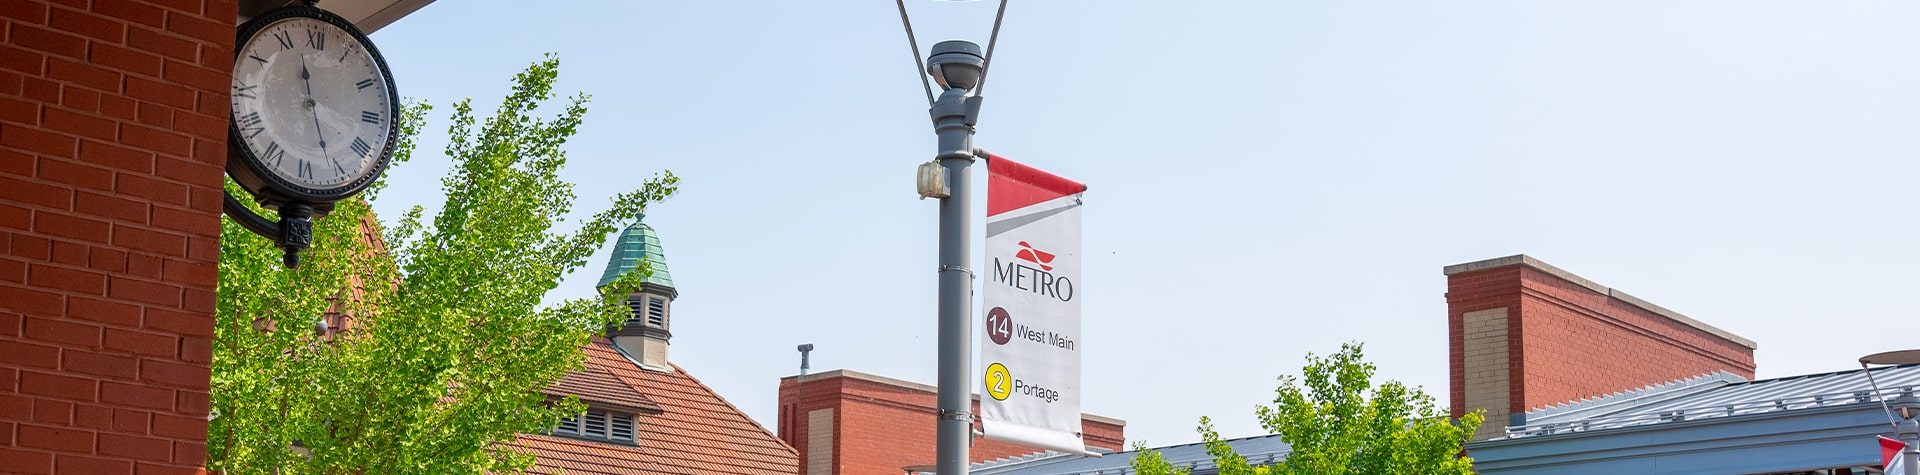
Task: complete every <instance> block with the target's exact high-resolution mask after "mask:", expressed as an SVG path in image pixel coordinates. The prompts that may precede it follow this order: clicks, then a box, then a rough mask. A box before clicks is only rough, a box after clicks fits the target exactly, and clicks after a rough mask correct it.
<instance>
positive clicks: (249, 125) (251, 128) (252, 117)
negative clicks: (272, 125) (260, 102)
mask: <svg viewBox="0 0 1920 475" xmlns="http://www.w3.org/2000/svg"><path fill="white" fill-rule="evenodd" d="M234 123H236V124H239V125H240V133H241V134H242V135H245V136H247V138H249V139H251V138H253V137H254V136H256V135H260V133H261V132H265V131H266V130H267V128H266V127H261V126H260V113H259V112H248V113H247V114H246V115H243V116H240V117H239V118H237V119H234Z"/></svg>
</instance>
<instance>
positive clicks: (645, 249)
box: [594, 216, 673, 288]
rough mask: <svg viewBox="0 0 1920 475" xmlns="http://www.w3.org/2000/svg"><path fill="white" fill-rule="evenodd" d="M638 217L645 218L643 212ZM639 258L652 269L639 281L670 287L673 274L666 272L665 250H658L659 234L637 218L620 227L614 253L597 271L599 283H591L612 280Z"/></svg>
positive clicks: (630, 268) (636, 265)
mask: <svg viewBox="0 0 1920 475" xmlns="http://www.w3.org/2000/svg"><path fill="white" fill-rule="evenodd" d="M641 219H642V220H644V219H646V216H641ZM641 259H646V262H647V265H648V266H650V267H651V268H652V269H653V275H651V276H648V277H647V278H646V279H645V280H643V281H642V282H644V283H646V284H649V285H658V286H662V287H669V288H671V287H673V275H672V274H669V273H667V254H666V253H665V252H663V251H661V250H660V235H659V234H658V233H655V232H654V231H653V226H648V225H647V223H645V222H640V221H635V222H634V223H633V225H631V226H627V229H625V230H623V231H620V238H619V239H617V240H615V241H614V242H613V257H612V258H610V259H607V271H606V272H603V273H601V274H600V283H599V284H594V286H595V287H601V286H605V285H607V284H609V283H612V282H613V280H614V279H617V278H619V277H620V276H621V275H623V274H626V273H627V271H631V270H633V269H634V268H635V267H639V266H640V260H641Z"/></svg>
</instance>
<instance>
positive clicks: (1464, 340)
mask: <svg viewBox="0 0 1920 475" xmlns="http://www.w3.org/2000/svg"><path fill="white" fill-rule="evenodd" d="M1444 272H1445V274H1446V276H1447V294H1446V298H1447V329H1448V333H1447V341H1448V355H1449V358H1451V361H1450V364H1449V367H1450V368H1451V369H1450V372H1449V376H1450V379H1449V384H1448V386H1449V387H1450V388H1451V390H1452V392H1451V398H1450V399H1451V401H1452V407H1453V413H1454V415H1455V416H1458V415H1460V414H1463V413H1465V412H1467V411H1470V410H1473V409H1486V411H1487V423H1486V424H1483V425H1481V426H1480V433H1479V434H1478V435H1479V437H1477V438H1483V439H1484V438H1489V437H1493V436H1495V435H1498V434H1499V433H1500V432H1501V429H1502V426H1503V425H1504V424H1515V425H1520V424H1524V423H1525V421H1524V420H1521V419H1519V418H1515V417H1513V416H1515V415H1519V414H1524V413H1525V412H1526V411H1529V410H1533V409H1538V408H1542V407H1546V406H1549V405H1554V404H1561V403H1566V402H1571V401H1579V400H1582V399H1586V398H1594V397H1600V396H1606V395H1609V394H1613V393H1617V392H1621V391H1627V390H1632V389H1638V388H1641V387H1645V386H1650V385H1656V384H1662V383H1667V382H1672V381H1677V380H1680V379H1684V378H1690V377H1695V376H1701V375H1706V374H1712V373H1717V372H1726V373H1729V374H1733V375H1736V376H1738V377H1740V378H1745V379H1753V376H1754V363H1753V350H1754V348H1756V346H1757V345H1755V344H1754V342H1753V341H1752V340H1748V339H1745V338H1741V337H1740V336H1738V335H1734V334H1732V333H1728V332H1727V331H1725V330H1721V329H1719V328H1715V327H1713V326H1712V325H1708V324H1705V323H1702V322H1700V321H1698V320H1694V319H1692V318H1687V317H1686V316H1685V315H1681V314H1679V313H1677V312H1674V311H1672V310H1667V309H1665V308H1662V307H1660V306H1659V305H1654V304H1652V303H1650V302H1647V301H1644V300H1640V299H1639V298H1635V297H1634V296H1632V295H1628V294H1626V293H1625V292H1621V291H1619V290H1616V289H1611V288H1608V287H1605V286H1602V285H1600V284H1597V283H1594V282H1593V281H1590V280H1587V279H1585V278H1582V277H1580V276H1578V275H1574V274H1573V273H1571V272H1567V271H1565V270H1561V269H1560V268H1558V267H1554V266H1552V265H1548V264H1547V263H1545V262H1541V261H1540V260H1539V259H1534V258H1532V257H1528V256H1525V255H1517V256H1509V257H1502V258H1497V259H1488V260H1483V261H1477V262H1469V263H1465V264H1459V265H1453V266H1447V267H1446V268H1445V270H1444Z"/></svg>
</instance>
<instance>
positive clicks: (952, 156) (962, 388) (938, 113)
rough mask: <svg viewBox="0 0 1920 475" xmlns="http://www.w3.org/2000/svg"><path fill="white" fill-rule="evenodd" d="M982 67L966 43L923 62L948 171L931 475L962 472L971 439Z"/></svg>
mask: <svg viewBox="0 0 1920 475" xmlns="http://www.w3.org/2000/svg"><path fill="white" fill-rule="evenodd" d="M985 64H986V60H985V59H984V58H983V57H981V55H980V45H977V44H974V43H973V42H970V41H961V40H952V41H942V42H940V43H938V44H935V45H933V54H932V55H930V56H929V57H928V58H927V74H929V75H931V76H933V79H934V81H937V82H939V83H940V87H942V88H944V89H945V91H946V92H942V93H941V94H940V97H939V98H938V99H936V100H935V101H934V103H933V107H932V108H930V109H928V114H929V115H931V116H932V117H933V130H934V134H936V135H937V136H938V137H939V153H938V154H937V155H934V160H937V161H939V162H940V166H941V167H942V168H944V169H945V170H946V173H945V175H946V179H947V191H948V194H947V196H946V197H944V198H941V199H940V296H939V298H940V320H939V324H938V325H939V328H940V346H939V350H938V351H939V353H940V356H939V362H940V363H939V364H940V372H939V423H938V425H937V426H936V428H935V430H936V434H937V439H936V444H937V445H936V447H937V450H938V451H937V455H936V456H935V468H936V469H937V470H936V473H938V474H939V475H962V474H965V473H967V458H968V457H967V450H968V448H969V445H971V442H972V440H973V398H972V397H970V396H972V395H973V384H972V380H971V379H970V378H971V377H972V376H973V341H972V336H973V331H972V330H973V325H972V321H973V271H970V270H968V268H967V266H968V264H969V263H971V262H972V258H971V256H970V255H969V254H971V251H972V249H971V246H969V245H968V244H969V240H968V239H967V236H968V233H969V232H970V231H971V221H970V219H969V218H971V217H972V212H971V208H972V204H971V203H970V202H969V201H968V200H969V199H971V198H972V192H971V191H972V186H971V180H969V179H968V172H969V171H970V169H971V168H972V167H973V161H974V148H973V124H974V122H975V121H976V120H977V119H978V118H979V115H980V97H979V96H974V95H969V94H968V93H969V92H970V91H972V90H973V88H974V87H975V86H977V85H979V81H980V77H981V70H982V69H983V67H984V66H985Z"/></svg>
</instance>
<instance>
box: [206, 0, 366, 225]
mask: <svg viewBox="0 0 1920 475" xmlns="http://www.w3.org/2000/svg"><path fill="white" fill-rule="evenodd" d="M362 38H364V37H363V36H360V35H358V34H355V33H352V32H349V31H347V30H344V29H341V28H340V27H338V26H334V25H333V24H331V23H328V22H327V21H324V20H320V19H316V18H308V17H301V16H294V17H289V18H286V19H282V20H278V21H274V22H272V23H269V24H267V25H265V26H264V27H261V28H260V29H259V31H257V32H256V33H254V34H253V35H252V36H251V37H249V38H247V39H244V41H245V43H244V44H241V45H240V47H239V48H238V49H237V51H236V54H235V55H234V56H235V58H234V65H233V95H232V97H233V130H234V134H235V135H234V137H233V138H234V139H235V140H239V141H241V142H242V144H241V145H243V146H244V147H245V148H246V150H248V151H250V152H252V153H251V155H252V159H253V160H254V163H255V164H256V165H255V166H256V168H257V169H258V170H259V171H260V172H261V173H264V174H266V175H269V176H270V177H272V178H277V179H278V180H277V181H280V182H282V183H284V184H287V185H293V186H294V187H295V188H296V189H300V190H299V191H301V192H304V193H306V194H314V195H328V194H336V193H350V192H354V191H358V190H359V188H361V187H363V186H365V184H366V183H367V182H368V181H370V179H371V178H372V175H374V174H376V173H379V171H380V169H381V168H383V167H384V166H385V163H384V162H385V159H386V157H387V156H389V154H390V151H389V148H391V147H392V146H393V144H392V142H393V140H394V137H395V134H394V127H395V123H394V122H395V117H392V115H393V114H394V112H395V111H396V110H397V108H396V107H395V104H394V101H393V99H392V98H393V97H394V94H393V92H392V89H393V85H392V84H391V83H390V81H391V77H390V76H389V75H388V74H387V73H386V67H385V65H384V64H383V63H382V62H381V60H380V59H379V58H378V57H376V55H377V54H378V53H377V52H375V51H373V50H372V48H371V45H370V44H368V43H365V42H364V41H363V40H362Z"/></svg>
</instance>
